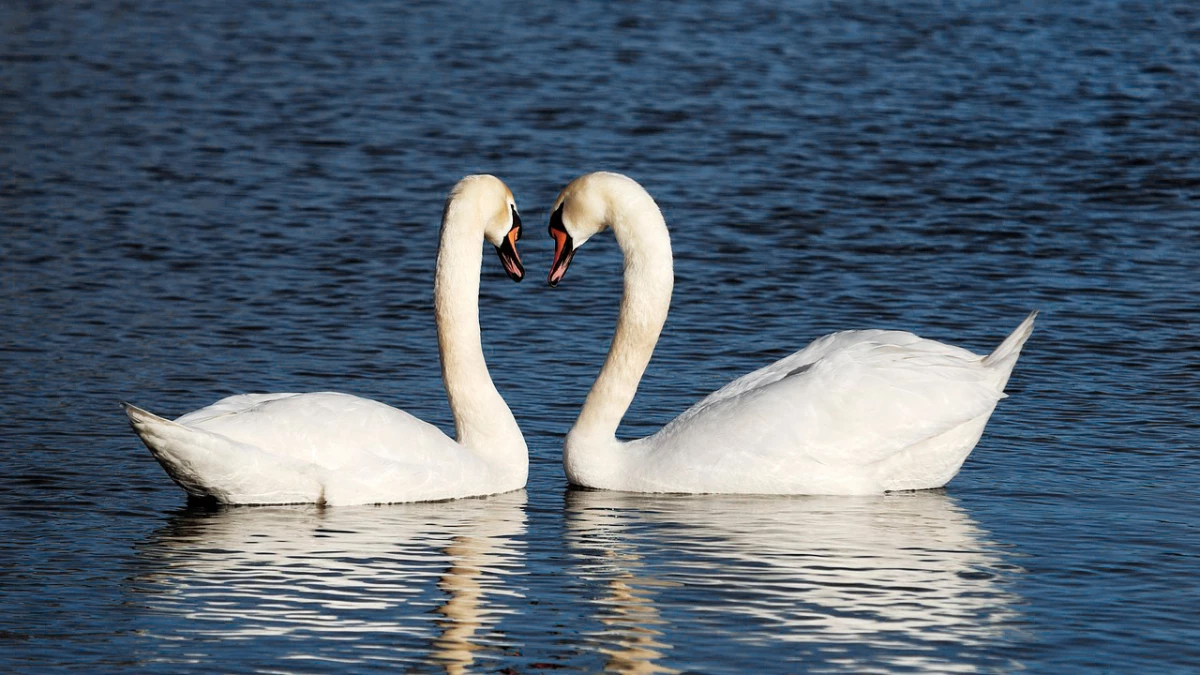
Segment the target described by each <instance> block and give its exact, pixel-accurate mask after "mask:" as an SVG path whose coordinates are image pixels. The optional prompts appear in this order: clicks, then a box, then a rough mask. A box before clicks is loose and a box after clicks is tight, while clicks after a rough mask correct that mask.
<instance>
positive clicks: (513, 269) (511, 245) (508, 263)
mask: <svg viewBox="0 0 1200 675" xmlns="http://www.w3.org/2000/svg"><path fill="white" fill-rule="evenodd" d="M520 238H521V216H519V215H517V207H515V206H514V207H512V228H511V229H510V230H509V231H508V234H507V235H505V236H504V241H503V242H501V243H500V245H499V246H497V247H496V253H497V255H499V256H500V263H501V264H502V265H504V271H505V272H506V273H508V278H509V279H512V280H513V281H520V280H522V279H524V278H525V266H524V265H522V264H521V256H520V255H519V254H518V253H517V240H519V239H520Z"/></svg>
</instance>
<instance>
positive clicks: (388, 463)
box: [124, 175, 529, 505]
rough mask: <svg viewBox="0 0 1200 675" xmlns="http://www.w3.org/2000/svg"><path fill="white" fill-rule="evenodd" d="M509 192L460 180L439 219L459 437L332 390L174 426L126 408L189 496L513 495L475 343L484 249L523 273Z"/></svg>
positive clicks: (517, 447)
mask: <svg viewBox="0 0 1200 675" xmlns="http://www.w3.org/2000/svg"><path fill="white" fill-rule="evenodd" d="M520 233H521V220H520V217H519V216H518V215H517V207H516V203H515V201H514V200H513V196H512V192H510V191H509V189H508V188H507V187H506V186H505V185H504V183H503V182H501V181H500V180H499V179H498V178H496V177H494V176H487V175H480V176H467V177H466V178H463V179H462V180H461V181H460V182H459V183H458V184H457V185H455V186H454V189H453V190H451V192H450V195H449V197H447V199H446V207H445V210H444V212H443V214H442V225H441V235H440V244H439V247H438V257H437V271H436V273H435V280H434V309H435V312H436V317H437V329H438V347H439V351H440V353H441V360H442V379H443V383H444V384H445V387H446V395H447V397H448V398H449V399H450V409H451V410H452V411H453V413H454V422H455V428H456V431H457V440H455V439H451V438H449V437H448V436H446V435H445V434H444V433H442V432H441V431H440V430H439V429H438V428H437V427H434V426H433V425H431V424H428V423H426V422H422V421H421V420H419V419H417V418H416V417H413V416H412V415H410V414H408V413H406V412H403V411H401V410H397V409H396V408H393V407H391V406H388V405H384V404H383V403H379V402H376V401H372V400H369V399H364V398H359V397H357V396H351V395H349V394H339V393H332V392H324V393H313V394H243V395H239V396H230V397H228V398H225V399H222V400H220V401H217V402H216V403H214V404H213V405H210V406H208V407H207V408H203V409H201V410H197V411H195V412H192V413H188V414H186V415H184V416H183V417H180V418H179V419H177V420H175V421H174V422H171V421H169V420H166V419H163V418H161V417H158V416H156V415H153V414H151V413H148V412H146V411H145V410H142V409H140V408H137V407H135V406H132V405H129V404H124V405H125V410H126V412H127V413H128V414H129V420H130V422H131V423H132V425H133V428H134V430H135V431H136V432H137V434H138V436H140V437H141V439H142V442H144V443H145V444H146V447H148V448H149V449H150V452H152V453H153V454H154V457H155V458H156V459H157V460H158V462H159V463H160V464H161V465H162V467H163V468H164V469H166V471H167V473H168V474H169V475H170V476H171V478H172V479H173V480H174V481H175V482H176V483H178V484H179V485H180V486H181V487H182V488H183V489H184V490H186V491H187V492H188V494H191V495H195V496H199V497H209V498H213V499H216V500H217V501H219V502H223V503H227V504H282V503H302V502H315V503H320V504H328V505H333V504H374V503H388V502H414V501H431V500H440V499H453V498H457V497H470V496H476V495H486V494H495V493H500V492H508V491H511V490H517V489H520V488H522V487H524V486H525V480H526V476H527V473H528V466H529V458H528V452H527V449H526V446H525V439H524V438H523V437H522V435H521V430H520V429H519V428H518V427H517V422H516V420H515V419H513V416H512V412H510V411H509V409H508V405H507V404H505V402H504V399H503V398H501V396H500V394H499V392H497V391H496V387H495V385H494V384H493V383H492V378H491V376H490V375H489V374H488V370H487V364H486V363H484V359H483V348H482V345H481V342H480V335H479V276H480V267H481V265H482V261H483V253H482V246H481V243H482V240H484V239H486V240H487V241H488V242H490V243H491V244H492V245H493V246H495V247H496V249H497V251H498V252H499V254H500V260H501V262H502V263H503V264H504V268H505V271H506V272H507V273H508V275H509V276H510V277H511V278H512V279H514V280H516V281H520V280H521V278H522V277H523V276H524V273H525V271H524V268H523V267H522V266H521V260H520V257H519V256H518V255H517V252H516V248H515V246H516V242H517V239H518V238H520Z"/></svg>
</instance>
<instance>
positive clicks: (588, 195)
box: [548, 171, 649, 286]
mask: <svg viewBox="0 0 1200 675" xmlns="http://www.w3.org/2000/svg"><path fill="white" fill-rule="evenodd" d="M633 195H637V196H645V197H647V198H648V197H649V195H647V194H646V191H645V190H644V189H643V188H642V186H641V185H638V184H637V182H636V181H634V180H633V179H632V178H629V177H627V176H623V175H621V174H619V173H610V172H608V171H597V172H596V173H589V174H585V175H583V176H580V177H579V178H576V179H575V180H573V181H571V182H570V183H568V184H567V186H566V187H565V188H563V190H562V192H560V193H559V194H558V199H557V200H555V202H554V210H553V211H552V212H551V214H550V236H551V237H553V238H554V262H553V263H551V264H550V277H549V279H548V281H549V283H550V285H551V286H557V285H558V282H559V281H562V278H563V275H565V274H566V273H567V266H568V265H570V264H571V258H572V257H574V255H575V251H576V250H577V249H578V248H579V247H580V246H583V244H584V243H585V242H586V241H587V240H588V239H591V238H592V235H595V234H598V233H600V232H603V231H604V230H605V229H606V228H608V227H610V226H611V225H612V221H613V218H614V217H615V212H616V209H615V208H614V206H616V205H620V204H621V203H623V202H625V201H628V199H629V197H630V196H633Z"/></svg>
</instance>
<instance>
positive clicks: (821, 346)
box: [680, 330, 921, 417]
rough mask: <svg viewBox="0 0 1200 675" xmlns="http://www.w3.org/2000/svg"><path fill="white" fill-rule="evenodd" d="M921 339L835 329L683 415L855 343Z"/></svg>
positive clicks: (771, 381) (803, 367) (904, 342)
mask: <svg viewBox="0 0 1200 675" xmlns="http://www.w3.org/2000/svg"><path fill="white" fill-rule="evenodd" d="M920 340H921V338H919V337H917V336H916V335H913V334H912V333H906V332H903V331H884V330H852V331H842V332H839V333H831V334H829V335H826V336H824V337H820V338H817V339H816V340H813V341H812V342H811V343H809V345H808V346H807V347H805V348H804V349H801V350H800V351H798V352H795V353H793V354H789V355H788V356H785V357H783V358H782V359H779V360H778V361H776V362H774V363H772V364H770V365H767V366H764V367H762V368H759V369H758V370H756V371H754V372H752V373H747V374H745V375H743V376H741V377H739V378H737V379H736V380H733V381H732V382H730V383H728V384H726V385H725V386H723V387H721V388H720V389H718V390H716V391H714V392H713V393H711V394H709V395H708V396H706V397H705V398H704V399H703V400H701V401H700V402H698V403H697V404H696V405H694V406H692V408H690V409H689V410H688V411H687V412H685V413H684V414H683V415H681V416H680V417H683V416H686V415H689V414H693V411H699V410H701V409H703V408H705V407H707V406H710V405H713V404H715V403H718V402H720V401H723V400H725V399H729V398H735V397H737V396H740V395H742V394H744V393H746V392H748V391H752V390H754V389H758V388H759V387H765V386H767V385H769V384H774V383H775V382H778V381H780V380H782V379H783V378H785V377H788V376H790V375H795V374H798V373H801V372H803V371H804V370H806V369H807V368H808V367H810V366H811V365H812V364H813V363H815V362H816V361H819V360H821V359H822V358H825V357H826V356H827V355H829V354H830V353H833V352H837V351H839V350H842V349H846V348H848V347H850V346H853V345H857V344H860V343H871V344H892V345H907V344H912V343H914V342H918V341H920Z"/></svg>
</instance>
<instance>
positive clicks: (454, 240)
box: [433, 200, 528, 471]
mask: <svg viewBox="0 0 1200 675" xmlns="http://www.w3.org/2000/svg"><path fill="white" fill-rule="evenodd" d="M483 217H484V216H483V214H482V213H480V209H478V208H477V207H475V206H474V205H473V204H471V203H469V202H468V203H466V204H464V203H461V200H456V201H452V202H450V203H449V204H447V206H446V210H445V213H444V215H443V217H442V229H441V235H440V243H439V246H438V257H437V270H436V272H435V275H434V285H433V306H434V312H435V315H436V317H437V333H438V350H439V352H440V354H441V362H442V381H443V383H444V384H445V387H446V397H447V398H448V399H449V401H450V410H451V412H452V413H453V414H454V426H455V438H456V440H457V441H458V442H459V443H461V444H462V445H465V446H467V447H468V448H470V449H471V450H472V451H473V452H475V454H477V455H479V456H480V457H483V458H484V459H485V460H489V461H502V462H504V463H505V464H506V465H507V466H511V467H512V468H513V470H518V469H519V470H522V471H524V470H525V468H526V467H527V461H528V458H527V454H526V446H525V440H524V438H523V436H522V435H521V430H520V428H519V427H518V426H517V422H516V420H515V419H514V418H513V415H512V411H510V410H509V408H508V404H506V403H505V402H504V398H503V397H501V396H500V392H498V391H497V390H496V385H495V384H494V383H493V382H492V377H491V374H490V373H489V372H488V368H487V363H486V362H485V361H484V358H483V343H482V339H481V337H480V331H479V278H480V270H481V267H482V265H483V234H482V231H481V228H480V227H479V225H478V223H479V221H480V220H481V219H482V218H483Z"/></svg>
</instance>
